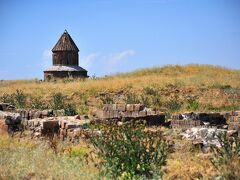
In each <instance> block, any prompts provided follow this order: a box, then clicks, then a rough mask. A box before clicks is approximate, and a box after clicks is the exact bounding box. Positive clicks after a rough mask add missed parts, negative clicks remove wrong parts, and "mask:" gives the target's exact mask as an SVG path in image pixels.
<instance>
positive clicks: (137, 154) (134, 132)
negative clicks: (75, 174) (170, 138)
mask: <svg viewBox="0 0 240 180" xmlns="http://www.w3.org/2000/svg"><path fill="white" fill-rule="evenodd" d="M101 132H102V133H101V134H100V135H97V136H93V135H91V134H90V135H89V136H88V137H89V138H90V140H91V142H92V143H93V145H94V147H95V148H96V150H97V155H98V156H99V157H100V159H102V165H103V173H106V174H107V175H110V177H111V178H114V179H115V178H117V177H120V178H122V179H134V178H153V177H155V176H158V177H161V176H162V175H163V172H162V169H161V168H162V166H164V165H165V163H166V159H167V155H168V149H169V146H168V144H167V143H166V142H165V141H164V140H163V139H162V135H161V133H160V132H149V131H145V128H144V125H143V124H140V123H127V124H123V125H116V124H108V125H105V126H104V125H103V127H102V131H101Z"/></svg>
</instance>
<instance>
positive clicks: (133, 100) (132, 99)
mask: <svg viewBox="0 0 240 180" xmlns="http://www.w3.org/2000/svg"><path fill="white" fill-rule="evenodd" d="M126 103H127V104H138V103H140V101H139V99H138V97H137V95H135V94H134V93H128V94H127V95H126Z"/></svg>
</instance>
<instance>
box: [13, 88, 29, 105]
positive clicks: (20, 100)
mask: <svg viewBox="0 0 240 180" xmlns="http://www.w3.org/2000/svg"><path fill="white" fill-rule="evenodd" d="M14 98H15V105H16V106H17V107H18V108H24V107H26V100H27V95H26V94H24V93H23V91H22V90H18V89H17V90H16V93H15V94H14Z"/></svg>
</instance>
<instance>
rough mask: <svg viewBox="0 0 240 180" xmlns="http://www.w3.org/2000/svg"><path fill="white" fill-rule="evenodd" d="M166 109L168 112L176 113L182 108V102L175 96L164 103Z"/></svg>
mask: <svg viewBox="0 0 240 180" xmlns="http://www.w3.org/2000/svg"><path fill="white" fill-rule="evenodd" d="M165 106H166V108H167V109H168V111H169V112H171V113H172V112H177V111H179V110H180V109H181V107H182V102H181V101H179V99H178V98H177V97H176V96H175V97H173V98H171V99H170V100H169V101H167V102H166V103H165Z"/></svg>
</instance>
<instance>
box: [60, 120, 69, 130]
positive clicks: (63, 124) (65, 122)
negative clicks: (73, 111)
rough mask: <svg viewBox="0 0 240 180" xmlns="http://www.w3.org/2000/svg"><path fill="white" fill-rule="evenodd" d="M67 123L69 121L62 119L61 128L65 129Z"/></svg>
mask: <svg viewBox="0 0 240 180" xmlns="http://www.w3.org/2000/svg"><path fill="white" fill-rule="evenodd" d="M66 124H67V121H65V120H61V121H60V128H62V129H65V127H66Z"/></svg>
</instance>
